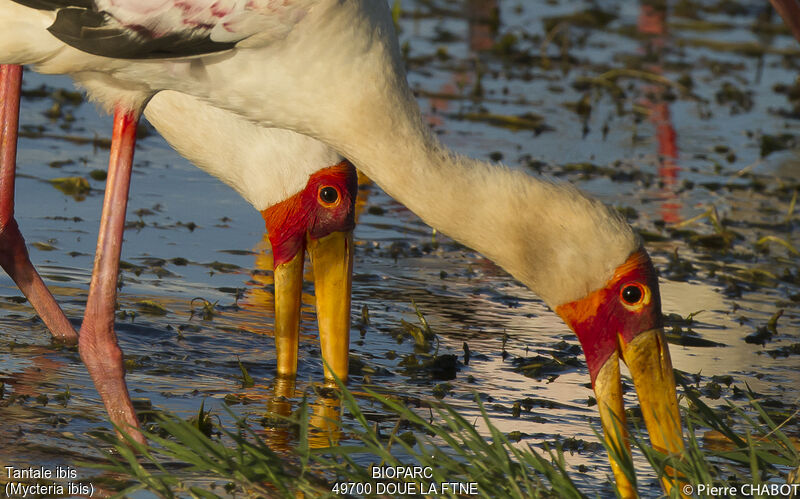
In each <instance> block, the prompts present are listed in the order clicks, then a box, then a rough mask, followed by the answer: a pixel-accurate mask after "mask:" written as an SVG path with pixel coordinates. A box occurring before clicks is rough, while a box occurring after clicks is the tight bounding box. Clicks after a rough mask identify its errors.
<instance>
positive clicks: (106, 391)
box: [78, 109, 145, 443]
mask: <svg viewBox="0 0 800 499" xmlns="http://www.w3.org/2000/svg"><path fill="white" fill-rule="evenodd" d="M138 121H139V115H138V114H137V113H135V112H131V111H125V110H122V109H117V111H116V113H114V134H113V137H112V140H111V158H110V160H109V164H108V178H107V180H106V193H105V198H104V199H103V213H102V215H101V219H100V234H99V236H98V238H97V252H96V253H95V257H94V270H93V272H92V283H91V285H90V287H89V299H88V301H87V303H86V315H84V318H83V325H82V326H81V333H80V339H79V341H78V351H79V352H80V355H81V359H83V363H84V364H86V368H87V369H88V370H89V374H90V375H91V376H92V379H93V380H94V386H95V387H96V388H97V391H98V392H99V393H100V397H101V398H102V399H103V403H104V404H105V406H106V410H107V411H108V415H109V417H110V418H111V421H112V422H113V423H114V424H116V425H117V426H118V427H119V428H120V429H122V430H124V431H125V432H127V433H129V434H130V435H131V436H132V437H134V438H135V439H136V440H137V441H139V442H142V443H144V441H145V440H144V437H143V436H142V434H141V433H139V431H138V427H139V423H138V421H137V419H136V413H135V412H134V410H133V405H132V404H131V399H130V396H129V395H128V387H127V386H125V367H124V366H123V363H122V350H120V348H119V345H117V336H116V334H115V333H114V308H115V306H116V302H117V273H118V272H119V257H120V254H121V252H122V236H123V231H124V228H125V209H126V208H127V205H128V188H129V186H130V181H131V166H132V163H133V146H134V144H135V142H136V124H137V123H138Z"/></svg>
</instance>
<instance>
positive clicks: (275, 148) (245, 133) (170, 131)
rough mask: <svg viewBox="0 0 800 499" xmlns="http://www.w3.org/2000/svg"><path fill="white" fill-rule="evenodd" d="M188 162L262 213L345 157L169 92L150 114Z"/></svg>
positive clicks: (152, 104) (147, 110)
mask: <svg viewBox="0 0 800 499" xmlns="http://www.w3.org/2000/svg"><path fill="white" fill-rule="evenodd" d="M144 114H145V117H146V118H147V120H148V121H149V122H150V123H151V124H152V125H153V126H154V127H156V129H157V130H158V131H159V133H160V134H161V135H162V136H163V137H164V138H165V139H166V140H167V142H169V144H170V145H171V146H172V147H173V148H174V149H175V150H176V151H178V152H179V153H180V154H181V155H182V156H183V157H185V158H186V159H188V160H189V161H191V162H192V163H194V164H195V165H196V166H198V167H200V168H201V169H203V170H205V171H206V172H208V173H209V174H211V175H213V176H215V177H217V178H219V179H220V180H222V181H223V182H225V183H226V184H228V185H230V186H231V187H233V188H234V189H235V190H236V192H238V193H239V194H241V196H242V197H243V198H244V199H246V200H247V201H248V202H250V204H252V205H253V206H254V207H255V209H256V210H258V211H262V210H264V209H266V208H269V207H270V206H272V205H274V204H277V203H280V202H281V201H283V200H285V199H288V198H289V197H291V196H293V195H294V194H296V193H298V192H300V191H301V190H303V189H304V188H305V186H306V183H307V182H308V178H309V177H310V176H311V174H312V173H314V172H316V171H319V170H321V169H323V168H327V167H329V166H332V165H336V164H338V163H340V162H341V161H342V159H343V158H342V157H341V156H340V155H339V154H338V153H337V152H336V151H334V150H333V149H331V148H330V147H328V146H326V145H325V144H323V143H321V142H319V141H318V140H315V139H312V138H310V137H308V136H306V135H301V134H299V133H295V132H292V131H290V130H283V129H280V128H265V127H260V126H257V125H255V124H253V123H251V122H249V121H247V120H245V119H244V118H241V117H239V116H237V115H235V114H233V113H231V112H229V111H224V110H222V109H219V108H215V107H213V106H210V105H209V104H207V103H205V102H203V101H201V100H199V99H197V98H195V97H191V96H188V95H186V94H181V93H178V92H174V91H163V92H159V93H158V94H156V95H155V97H153V98H152V99H151V100H150V102H149V103H148V104H147V107H146V108H145V111H144Z"/></svg>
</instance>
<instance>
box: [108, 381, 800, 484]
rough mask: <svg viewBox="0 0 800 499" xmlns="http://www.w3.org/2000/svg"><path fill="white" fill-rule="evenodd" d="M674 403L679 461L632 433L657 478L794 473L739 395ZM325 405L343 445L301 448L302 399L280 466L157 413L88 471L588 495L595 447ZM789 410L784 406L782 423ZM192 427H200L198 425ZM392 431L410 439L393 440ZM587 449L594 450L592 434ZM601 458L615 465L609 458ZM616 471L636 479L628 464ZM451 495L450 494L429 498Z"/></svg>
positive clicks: (692, 480) (256, 442) (151, 479)
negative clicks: (410, 472) (577, 470)
mask: <svg viewBox="0 0 800 499" xmlns="http://www.w3.org/2000/svg"><path fill="white" fill-rule="evenodd" d="M684 393H685V397H686V399H687V401H688V403H689V406H688V407H683V408H682V412H683V413H684V415H685V416H686V421H687V426H688V447H687V449H686V451H685V452H684V453H683V454H682V455H680V456H676V455H670V456H668V455H663V454H660V453H659V452H657V451H655V450H653V449H652V448H651V447H650V446H649V445H648V443H647V441H646V438H645V436H644V432H641V431H638V430H637V431H634V432H633V434H632V438H631V440H632V444H633V446H634V447H635V448H636V449H637V450H638V451H640V452H642V453H643V454H644V455H645V456H646V458H647V460H648V462H649V463H650V464H651V466H653V468H654V469H655V470H656V472H657V474H658V475H661V474H663V473H664V469H665V468H666V467H672V468H675V469H677V470H679V471H680V473H681V474H682V475H683V476H684V477H685V479H686V480H685V483H686V484H687V485H691V486H693V487H697V486H698V485H701V484H705V485H709V486H711V485H713V486H716V487H727V488H729V489H730V490H734V489H736V490H739V489H740V488H741V487H742V486H744V485H746V484H747V485H752V486H753V487H758V486H759V484H763V483H786V480H787V478H788V474H789V473H790V472H792V471H793V470H794V469H796V468H797V467H798V466H800V450H798V442H797V441H796V440H795V441H793V440H792V439H791V437H790V436H789V435H788V434H787V433H785V432H784V426H785V425H786V424H787V423H788V422H789V421H790V419H791V418H789V419H785V420H783V421H782V420H778V419H776V418H775V417H774V415H771V414H770V413H769V411H768V409H767V408H766V407H765V406H764V405H763V403H764V402H758V400H757V395H756V394H755V393H753V392H752V391H747V392H745V394H746V395H747V397H748V402H747V403H746V404H744V405H741V404H738V405H737V404H734V403H733V402H732V401H726V405H724V406H722V407H721V408H717V409H712V408H711V407H709V406H708V405H706V404H705V403H704V402H703V401H702V400H701V399H700V397H699V396H698V394H697V393H696V391H695V390H694V389H693V388H691V387H686V386H685V387H684ZM334 396H336V397H339V398H340V403H341V404H342V405H343V406H344V407H345V408H346V409H347V411H348V412H349V413H350V415H351V416H352V420H353V422H352V423H350V424H346V425H342V423H341V422H339V421H327V422H326V424H327V425H330V424H334V425H342V426H341V428H339V429H338V430H337V431H341V432H342V433H344V434H347V435H348V441H347V442H346V443H339V444H338V445H333V446H325V445H322V446H319V445H316V446H312V445H310V444H309V434H310V433H313V432H314V431H315V430H314V428H313V427H311V426H310V424H309V421H310V419H309V413H310V409H309V405H308V400H307V399H306V398H305V397H304V398H303V400H302V402H301V403H300V404H299V406H298V408H297V409H296V410H295V411H294V413H293V414H292V415H291V416H283V417H281V416H278V417H276V418H275V419H274V420H273V421H275V422H278V421H281V420H284V421H285V422H286V423H288V425H289V427H291V428H292V432H293V433H294V434H295V436H296V438H297V444H296V446H294V447H293V448H292V449H291V451H290V453H289V455H288V456H286V455H284V454H283V453H278V452H276V451H274V450H273V449H271V447H270V445H269V443H268V441H267V440H265V439H264V436H263V435H262V434H261V433H260V432H259V431H256V430H254V429H253V428H252V427H251V426H250V425H249V423H247V422H246V421H244V420H242V419H240V418H236V417H235V415H234V414H233V413H229V415H230V416H233V417H234V421H235V422H234V424H233V425H232V426H231V427H225V426H223V425H221V424H219V423H218V422H217V423H214V420H213V418H208V413H207V412H204V409H203V405H201V407H200V414H199V416H197V417H193V418H191V420H190V421H183V420H181V419H180V418H177V417H175V416H174V415H170V414H167V413H157V414H156V416H155V418H154V422H155V423H154V426H153V429H151V430H150V431H149V432H148V438H149V439H150V440H151V441H152V447H144V446H142V445H140V444H138V443H136V442H134V441H132V440H129V441H128V442H127V443H120V442H113V439H110V440H109V442H110V443H112V445H113V446H114V448H115V449H116V451H117V452H118V455H117V456H113V455H112V457H111V458H110V461H111V462H110V463H107V464H103V465H100V466H98V465H95V466H96V467H100V468H102V469H105V470H107V471H112V472H114V473H120V474H123V476H124V477H127V478H126V479H127V480H130V482H129V483H128V484H127V487H126V488H125V489H124V490H122V491H121V492H120V494H130V493H133V492H135V491H137V490H141V489H146V490H149V491H150V492H153V493H156V494H158V495H159V496H161V497H174V496H176V495H180V494H181V493H189V494H191V495H193V496H198V497H218V492H220V493H221V491H218V488H223V489H224V490H225V492H226V493H233V494H237V493H241V494H247V495H251V496H252V495H264V496H271V495H272V494H274V493H275V492H277V493H279V494H280V495H283V496H285V495H292V494H294V493H297V492H302V493H306V494H312V495H313V496H314V497H319V496H327V495H331V494H332V492H335V490H334V487H339V486H341V484H345V483H352V484H362V486H365V485H366V486H367V487H368V490H369V491H370V492H363V491H362V492H360V493H358V495H366V496H374V495H381V494H380V493H378V487H379V485H378V484H382V485H383V487H384V490H386V487H387V484H390V483H391V484H393V486H394V488H395V489H397V487H406V488H408V487H413V488H415V490H417V491H418V492H419V491H420V488H422V487H425V484H441V483H448V482H449V483H466V484H475V487H477V490H478V491H480V495H481V496H483V497H509V498H531V497H576V498H577V497H587V496H592V495H593V493H594V492H595V491H594V490H591V489H586V487H580V486H578V485H576V483H575V482H574V481H573V479H572V478H571V476H572V474H573V473H572V472H570V471H569V469H568V466H567V462H568V461H569V456H567V455H566V454H565V453H566V452H570V453H571V452H572V451H574V450H575V448H574V447H575V446H576V445H578V446H582V445H597V446H600V445H601V444H600V443H591V442H590V443H581V442H580V441H579V440H573V441H572V443H570V441H569V440H567V441H564V442H554V443H550V444H544V446H543V448H542V447H540V448H538V449H537V447H538V445H537V446H534V445H531V443H530V441H528V442H529V443H528V445H525V446H521V445H518V444H515V443H514V442H517V441H518V440H519V439H520V438H521V435H520V434H519V432H510V433H507V434H505V433H503V432H501V431H500V430H499V429H498V428H497V427H496V426H495V425H494V424H493V423H492V419H491V418H490V417H489V415H488V413H487V412H486V410H485V407H484V405H483V402H481V401H480V400H479V399H477V398H476V399H475V403H476V404H477V407H478V408H479V411H480V420H481V421H480V422H478V421H469V420H467V419H465V418H464V417H463V416H462V415H461V414H460V413H459V411H458V410H457V409H456V408H454V407H452V406H450V405H448V404H446V403H442V402H432V401H431V402H427V403H426V406H427V407H428V408H429V411H422V410H414V409H412V408H409V407H408V405H406V404H405V403H403V402H402V401H400V400H398V399H396V398H395V397H391V396H386V395H380V394H378V393H376V392H373V391H371V390H367V392H366V394H361V395H360V396H361V397H367V398H368V399H369V400H371V401H372V402H374V403H377V404H380V405H381V406H382V407H383V408H384V409H385V410H386V411H387V413H388V414H390V415H391V417H392V418H393V419H394V420H396V424H395V425H394V428H393V430H392V432H391V433H390V434H388V435H386V434H383V433H380V432H379V431H377V430H376V426H375V425H374V424H373V423H372V422H370V421H369V419H368V417H367V416H366V415H365V413H364V411H363V409H362V408H361V405H360V404H359V403H358V401H357V400H356V398H355V395H354V394H353V393H352V392H350V391H349V390H348V389H347V388H346V387H344V386H342V385H339V386H338V387H337V391H336V393H335V395H334ZM798 411H800V409H798V408H797V407H795V409H794V414H793V416H792V417H795V416H796V415H797V413H798ZM200 420H202V421H204V423H203V424H204V425H205V426H198V421H200ZM478 423H479V424H480V425H481V426H485V427H486V434H481V433H479V432H478V431H477V429H476V426H477V424H478ZM403 428H410V429H411V430H412V431H405V432H403V431H402V429H403ZM598 441H599V442H603V443H605V441H604V439H603V438H602V436H601V435H599V434H598ZM129 446H130V447H129ZM131 447H132V449H131ZM607 450H608V452H610V453H611V454H612V455H617V456H619V453H618V452H617V450H615V449H610V448H608V449H607ZM133 451H135V452H136V453H139V454H140V455H141V457H137V455H136V453H135V452H133ZM619 462H620V464H621V465H622V466H623V468H624V469H625V470H626V472H627V473H628V474H629V475H630V476H631V477H635V475H636V473H635V470H634V469H633V462H632V461H630V460H629V459H620V461H619ZM167 463H168V464H167ZM414 466H416V467H420V469H425V470H427V474H426V475H425V476H424V477H419V476H417V477H415V476H409V477H395V476H392V477H390V478H386V477H383V476H381V477H380V478H379V479H376V477H375V474H374V473H375V472H374V468H373V467H378V469H384V470H385V469H389V468H394V469H399V468H404V467H414ZM178 469H180V473H177V470H178ZM365 490H367V489H365ZM423 490H424V489H423ZM223 495H224V494H223ZM457 495H458V494H457V493H453V492H449V491H439V492H438V493H437V494H436V496H437V497H455V496H457Z"/></svg>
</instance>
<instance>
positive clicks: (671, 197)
mask: <svg viewBox="0 0 800 499" xmlns="http://www.w3.org/2000/svg"><path fill="white" fill-rule="evenodd" d="M666 19H667V10H666V5H659V6H654V5H652V4H651V3H649V2H642V3H641V10H640V12H639V18H638V20H637V23H636V28H637V30H638V31H639V33H641V34H642V35H645V36H644V37H643V42H642V43H643V45H644V46H643V47H642V49H643V51H644V54H645V55H646V56H647V57H648V59H650V58H652V59H654V60H657V61H660V59H661V58H662V52H663V50H664V47H665V45H666V44H667V39H668V38H667V37H668V32H667V23H666ZM645 69H646V70H647V71H650V72H652V73H655V74H658V75H660V74H661V73H662V72H663V70H662V68H661V64H660V62H654V63H653V64H649V65H645ZM668 92H669V89H668V88H667V87H665V86H663V85H648V86H645V88H644V92H643V94H644V95H645V97H644V98H643V99H642V100H641V101H640V102H639V103H640V105H642V106H643V107H644V108H646V109H647V110H648V111H649V113H648V114H649V119H650V122H651V123H653V126H654V127H655V132H656V137H657V140H658V161H659V165H658V178H659V179H660V181H661V185H662V188H663V189H662V191H661V197H662V198H664V201H663V202H662V203H661V212H660V214H661V219H662V220H663V221H664V222H666V223H669V224H674V223H677V222H680V221H681V208H682V207H683V205H682V204H681V203H680V201H678V200H677V199H678V196H677V194H676V192H675V191H676V189H677V188H678V187H679V186H678V174H679V172H680V170H681V168H680V166H678V163H677V160H678V144H677V140H678V134H677V133H676V132H675V128H674V126H673V125H672V117H671V116H670V111H669V101H668V100H667V98H666V94H667V93H668Z"/></svg>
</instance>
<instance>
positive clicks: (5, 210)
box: [0, 64, 78, 343]
mask: <svg viewBox="0 0 800 499" xmlns="http://www.w3.org/2000/svg"><path fill="white" fill-rule="evenodd" d="M21 84H22V66H17V65H11V64H7V65H6V64H4V65H0V127H1V130H0V137H2V142H1V143H0V266H2V267H3V269H4V270H5V271H6V273H8V275H9V277H11V278H12V279H13V280H14V282H15V283H16V284H17V286H18V287H19V289H20V290H21V291H22V293H23V294H24V295H25V297H26V298H27V299H28V301H29V302H30V304H31V306H33V308H34V310H36V313H37V314H39V317H41V319H42V321H43V322H44V324H45V325H46V326H47V328H48V329H49V330H50V332H51V333H52V334H53V336H54V337H55V338H57V339H58V340H61V341H65V342H70V343H74V342H76V341H77V340H78V334H77V333H76V332H75V329H73V327H72V325H71V324H70V323H69V320H67V317H66V316H65V315H64V312H63V311H62V310H61V307H59V306H58V303H56V300H55V298H53V295H52V294H51V293H50V290H48V289H47V286H45V284H44V282H43V281H42V278H41V277H40V276H39V273H38V272H36V269H35V268H33V265H32V264H31V261H30V258H29V257H28V250H27V248H26V247H25V239H23V237H22V234H21V233H20V231H19V227H18V226H17V221H16V220H15V219H14V177H15V174H16V162H17V127H18V124H19V98H20V85H21Z"/></svg>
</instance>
